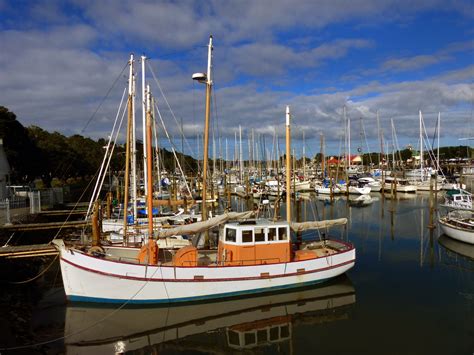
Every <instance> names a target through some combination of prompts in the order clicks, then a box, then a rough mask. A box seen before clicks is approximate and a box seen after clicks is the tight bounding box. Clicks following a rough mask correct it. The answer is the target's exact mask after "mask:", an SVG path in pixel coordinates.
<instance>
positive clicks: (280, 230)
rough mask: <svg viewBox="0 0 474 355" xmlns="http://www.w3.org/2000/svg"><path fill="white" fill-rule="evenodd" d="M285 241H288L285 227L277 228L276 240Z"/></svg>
mask: <svg viewBox="0 0 474 355" xmlns="http://www.w3.org/2000/svg"><path fill="white" fill-rule="evenodd" d="M287 239H288V235H287V230H286V227H280V228H278V240H287Z"/></svg>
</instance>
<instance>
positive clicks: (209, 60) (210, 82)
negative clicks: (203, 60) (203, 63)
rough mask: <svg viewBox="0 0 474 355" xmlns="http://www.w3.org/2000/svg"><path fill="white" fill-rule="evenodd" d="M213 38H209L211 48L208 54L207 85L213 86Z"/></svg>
mask: <svg viewBox="0 0 474 355" xmlns="http://www.w3.org/2000/svg"><path fill="white" fill-rule="evenodd" d="M211 69H212V36H209V46H208V52H207V84H208V85H212V71H211Z"/></svg>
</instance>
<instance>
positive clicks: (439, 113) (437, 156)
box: [436, 112, 441, 174]
mask: <svg viewBox="0 0 474 355" xmlns="http://www.w3.org/2000/svg"><path fill="white" fill-rule="evenodd" d="M440 129H441V112H438V149H437V152H436V170H437V172H438V174H439V173H440V171H441V166H440V165H439V134H440V133H439V131H440Z"/></svg>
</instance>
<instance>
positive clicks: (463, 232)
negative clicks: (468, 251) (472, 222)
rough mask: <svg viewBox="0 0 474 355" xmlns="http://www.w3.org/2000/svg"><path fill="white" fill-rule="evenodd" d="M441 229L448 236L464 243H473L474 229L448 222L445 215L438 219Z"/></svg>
mask: <svg viewBox="0 0 474 355" xmlns="http://www.w3.org/2000/svg"><path fill="white" fill-rule="evenodd" d="M439 224H440V226H441V230H442V231H443V233H444V234H446V235H447V236H448V237H451V238H453V239H456V240H459V241H461V242H464V243H469V244H474V229H470V230H468V229H466V228H461V227H458V226H456V225H453V224H452V223H450V221H449V219H448V218H447V217H443V218H440V219H439Z"/></svg>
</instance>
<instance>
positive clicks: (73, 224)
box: [0, 221, 90, 232]
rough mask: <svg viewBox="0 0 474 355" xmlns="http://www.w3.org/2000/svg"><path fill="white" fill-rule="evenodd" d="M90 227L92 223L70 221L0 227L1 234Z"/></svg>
mask: <svg viewBox="0 0 474 355" xmlns="http://www.w3.org/2000/svg"><path fill="white" fill-rule="evenodd" d="M87 225H90V221H68V222H49V223H25V224H5V225H3V226H0V232H20V231H21V232H25V231H35V230H48V229H60V228H61V229H64V228H82V227H85V226H87Z"/></svg>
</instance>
